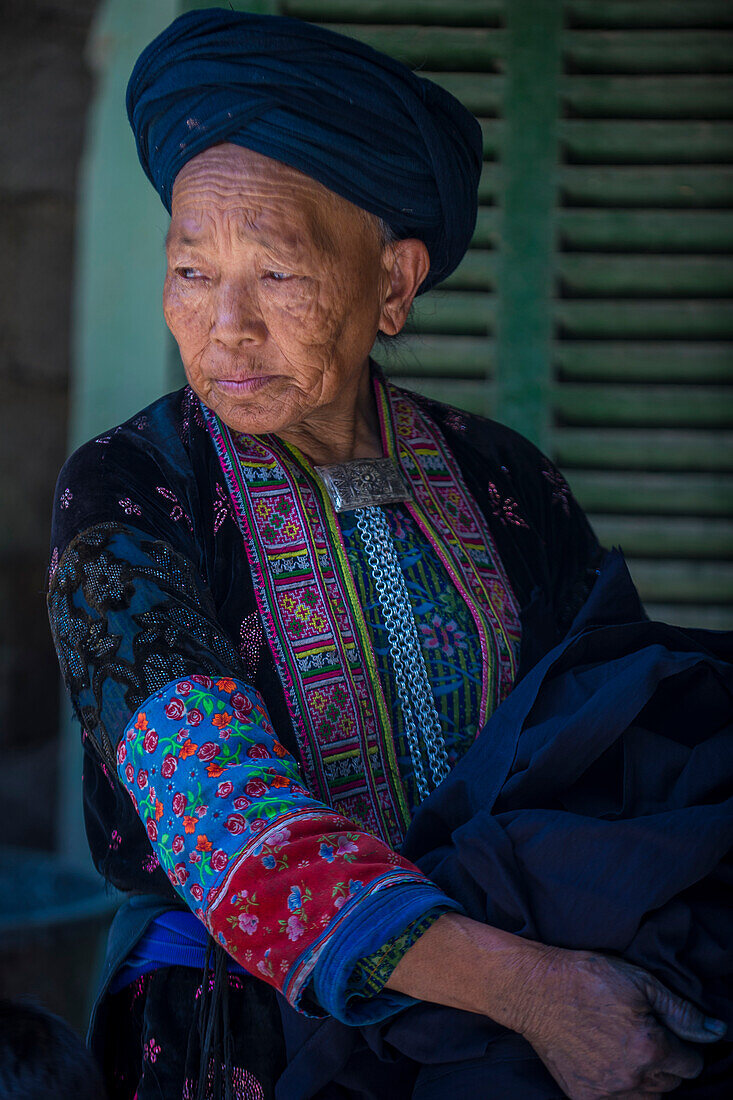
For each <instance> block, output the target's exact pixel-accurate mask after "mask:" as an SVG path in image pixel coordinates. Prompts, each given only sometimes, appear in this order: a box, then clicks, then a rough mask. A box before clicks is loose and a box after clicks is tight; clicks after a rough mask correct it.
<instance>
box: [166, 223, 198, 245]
mask: <svg viewBox="0 0 733 1100" xmlns="http://www.w3.org/2000/svg"><path fill="white" fill-rule="evenodd" d="M201 240H202V237H201V235H199V234H195V233H194V234H191V233H187V232H186V231H185V230H182V229H176V230H174V229H173V228H172V227H171V228H170V229H169V230H168V232H167V233H166V235H165V247H166V248H169V247H170V246H171V245H174V244H175V245H184V246H185V247H186V248H195V247H196V246H197V245H198V244H200V243H201Z"/></svg>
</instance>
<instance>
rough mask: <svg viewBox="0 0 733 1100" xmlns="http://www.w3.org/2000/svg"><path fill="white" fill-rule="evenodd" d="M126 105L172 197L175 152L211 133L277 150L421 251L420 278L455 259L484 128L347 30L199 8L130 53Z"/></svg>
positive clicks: (205, 141)
mask: <svg viewBox="0 0 733 1100" xmlns="http://www.w3.org/2000/svg"><path fill="white" fill-rule="evenodd" d="M127 113H128V117H129V119H130V125H131V126H132V129H133V131H134V133H135V140H136V142H137V149H138V155H139V157H140V161H141V163H142V166H143V168H144V169H145V172H146V174H147V175H148V177H149V179H150V180H151V182H152V183H153V186H154V187H155V189H156V190H157V192H158V194H159V195H160V197H161V199H162V200H163V203H164V204H165V206H166V208H167V209H168V210H170V206H171V192H172V190H173V181H174V180H175V178H176V176H177V174H178V172H179V171H180V170H181V168H182V167H183V165H184V164H185V163H186V162H187V161H189V160H191V158H192V157H195V156H196V155H197V154H198V153H201V152H203V151H204V149H208V148H209V147H210V146H212V145H217V144H218V143H220V142H232V143H234V144H235V145H242V146H244V147H245V148H247V149H252V150H253V151H255V152H257V153H261V154H263V155H264V156H267V157H272V158H273V159H274V160H278V161H282V162H283V163H285V164H289V165H290V166H291V167H293V168H297V169H299V170H300V171H301V172H304V173H305V174H306V175H308V176H311V177H312V178H313V179H315V180H318V181H319V182H320V183H322V184H323V185H324V186H325V187H328V188H329V189H330V190H331V191H335V192H336V193H337V194H339V195H342V196H343V197H344V198H345V199H348V200H349V201H350V202H352V203H354V204H355V205H356V206H360V207H362V209H364V210H368V211H369V212H370V213H371V214H375V215H376V216H377V217H379V218H382V219H383V220H384V221H385V222H386V223H387V225H389V226H390V228H391V229H392V230H393V232H394V233H395V234H396V235H397V236H398V237H418V238H419V239H420V240H422V241H424V242H425V245H426V246H427V249H428V252H429V254H430V273H429V274H428V277H427V279H426V281H425V283H423V286H422V287H421V290H427V289H429V288H430V287H431V286H435V284H436V283H438V282H440V281H441V280H442V279H445V278H446V277H447V276H448V275H450V273H451V272H452V271H453V270H454V269H455V268H456V267H457V266H458V264H459V263H460V261H461V258H462V257H463V255H464V253H465V251H466V249H467V248H468V245H469V242H470V240H471V234H472V233H473V229H474V226H475V223H476V209H477V188H478V180H479V175H480V172H481V131H480V128H479V125H478V123H477V122H476V119H475V118H474V117H473V115H471V114H470V113H469V112H468V111H467V110H466V109H465V107H463V105H462V104H461V103H459V102H458V100H457V99H455V98H454V97H453V96H452V95H450V94H449V93H448V92H446V91H444V90H443V89H442V88H439V87H438V86H437V85H436V84H433V83H432V81H430V80H425V79H423V78H421V77H418V76H416V75H415V74H414V73H413V72H411V70H410V69H408V68H406V67H405V66H404V65H402V64H400V62H398V61H394V60H393V59H392V58H390V57H387V56H386V55H385V54H382V53H378V52H377V51H376V50H373V49H371V48H370V47H369V46H365V45H362V43H360V42H356V41H355V40H354V39H352V38H346V37H344V36H343V35H340V34H335V33H333V32H332V31H328V30H325V29H324V28H322V27H317V26H314V25H313V24H311V23H304V22H301V21H300V20H298V19H288V18H285V17H282V16H268V15H250V14H247V13H246V12H234V11H226V10H225V9H223V8H209V9H206V10H201V11H192V12H189V13H188V14H186V15H182V16H180V17H179V18H178V19H176V20H174V22H173V23H171V25H170V26H169V27H168V28H167V29H166V30H165V31H163V33H162V34H160V35H158V37H157V38H156V39H154V40H153V42H151V43H150V45H149V46H148V47H147V48H146V49H145V50H144V51H143V53H142V54H141V55H140V57H139V59H138V61H137V64H136V65H135V68H134V70H133V73H132V76H131V77H130V83H129V85H128V88H127Z"/></svg>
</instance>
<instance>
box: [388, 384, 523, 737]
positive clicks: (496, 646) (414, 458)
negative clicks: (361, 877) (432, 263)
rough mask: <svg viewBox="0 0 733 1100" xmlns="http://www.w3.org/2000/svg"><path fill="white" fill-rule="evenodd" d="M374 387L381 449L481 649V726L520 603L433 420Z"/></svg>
mask: <svg viewBox="0 0 733 1100" xmlns="http://www.w3.org/2000/svg"><path fill="white" fill-rule="evenodd" d="M375 394H376V399H377V408H378V411H379V417H380V422H381V426H382V433H383V436H384V441H385V446H386V451H387V453H388V454H394V455H395V457H396V458H397V460H398V462H399V463H400V465H401V467H402V470H403V472H404V473H405V475H406V477H407V479H408V481H409V482H410V484H411V485H412V489H413V493H414V502H412V501H410V502H408V503H407V505H406V507H407V508H408V510H409V511H410V512H411V513H412V515H413V517H414V518H415V520H416V522H417V523H418V524H419V526H420V527H421V529H422V531H423V533H424V534H425V536H426V537H427V539H428V540H429V542H430V543H431V544H432V545H433V547H434V548H435V550H436V552H437V553H438V555H439V556H440V558H441V560H442V561H443V564H444V565H445V568H446V570H447V571H448V573H449V574H450V576H451V578H452V579H453V582H454V583H455V585H456V587H457V588H458V590H459V592H460V593H461V595H462V596H463V599H464V600H465V602H466V604H467V606H468V608H469V610H470V612H471V614H472V616H473V619H474V622H475V623H476V629H477V631H478V634H479V638H480V640H481V648H482V652H483V655H484V682H483V691H482V704H481V721H480V723H479V725H483V724H484V723H485V722H486V721H487V720H488V718H489V717H490V715H491V714H492V713H493V711H494V710H495V708H496V707H497V706H498V704H499V703H500V702H501V701H502V700H503V699H505V698H506V696H507V695H508V694H509V691H510V690H511V687H512V684H513V682H514V678H515V676H516V669H517V663H518V659H519V645H520V640H521V625H520V620H519V607H518V605H517V602H516V600H515V598H514V593H513V592H512V589H511V585H510V584H509V578H508V577H507V575H506V572H505V571H504V567H503V565H502V563H501V559H500V558H499V554H498V552H497V550H496V547H495V545H494V541H493V539H492V537H491V533H490V531H489V529H488V527H487V525H486V521H485V520H484V517H483V516H482V515H481V512H480V510H479V508H478V505H477V504H476V502H475V501H474V499H473V497H472V496H471V494H470V492H469V491H468V488H467V487H466V485H465V483H464V481H463V478H462V476H461V473H460V470H459V469H458V464H457V463H456V461H455V459H454V458H453V456H452V455H451V453H450V451H449V450H448V447H447V445H446V443H445V440H444V439H443V437H442V435H441V433H440V430H439V429H438V427H437V426H436V425H435V424H434V423H433V422H432V421H431V420H430V418H429V417H427V416H426V415H425V414H424V413H423V412H422V411H421V409H420V408H419V406H418V405H417V404H416V403H415V402H414V401H413V400H412V399H411V397H410V395H409V393H406V392H405V391H404V390H399V389H397V388H396V387H395V386H392V385H390V384H389V383H386V384H385V383H382V382H380V380H379V379H375ZM494 658H495V659H496V661H497V664H498V668H496V669H495V668H494Z"/></svg>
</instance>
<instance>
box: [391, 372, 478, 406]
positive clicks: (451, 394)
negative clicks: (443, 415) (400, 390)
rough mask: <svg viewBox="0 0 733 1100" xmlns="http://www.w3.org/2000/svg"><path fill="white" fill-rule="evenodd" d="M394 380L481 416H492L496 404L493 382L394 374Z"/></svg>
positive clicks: (396, 382) (398, 384)
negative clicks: (418, 377) (411, 376)
mask: <svg viewBox="0 0 733 1100" xmlns="http://www.w3.org/2000/svg"><path fill="white" fill-rule="evenodd" d="M391 377H392V381H393V382H394V383H395V385H397V386H406V387H407V389H410V390H415V391H417V393H422V394H424V395H425V396H426V397H431V398H433V400H435V401H443V402H444V403H445V404H446V405H455V406H456V407H457V408H459V409H467V410H468V411H469V412H473V413H478V415H479V416H492V415H493V410H494V405H495V389H494V383H493V382H464V381H461V380H460V379H459V380H454V379H447V378H446V379H442V380H438V379H432V378H420V379H417V378H409V377H407V378H406V377H403V376H402V375H399V374H393V375H392V376H391Z"/></svg>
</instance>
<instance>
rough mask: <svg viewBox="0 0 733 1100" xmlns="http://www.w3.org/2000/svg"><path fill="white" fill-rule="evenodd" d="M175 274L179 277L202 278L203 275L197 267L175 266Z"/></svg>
mask: <svg viewBox="0 0 733 1100" xmlns="http://www.w3.org/2000/svg"><path fill="white" fill-rule="evenodd" d="M176 275H178V276H179V277H180V278H181V279H203V277H204V276H203V274H202V272H200V271H199V269H198V268H197V267H177V268H176Z"/></svg>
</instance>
